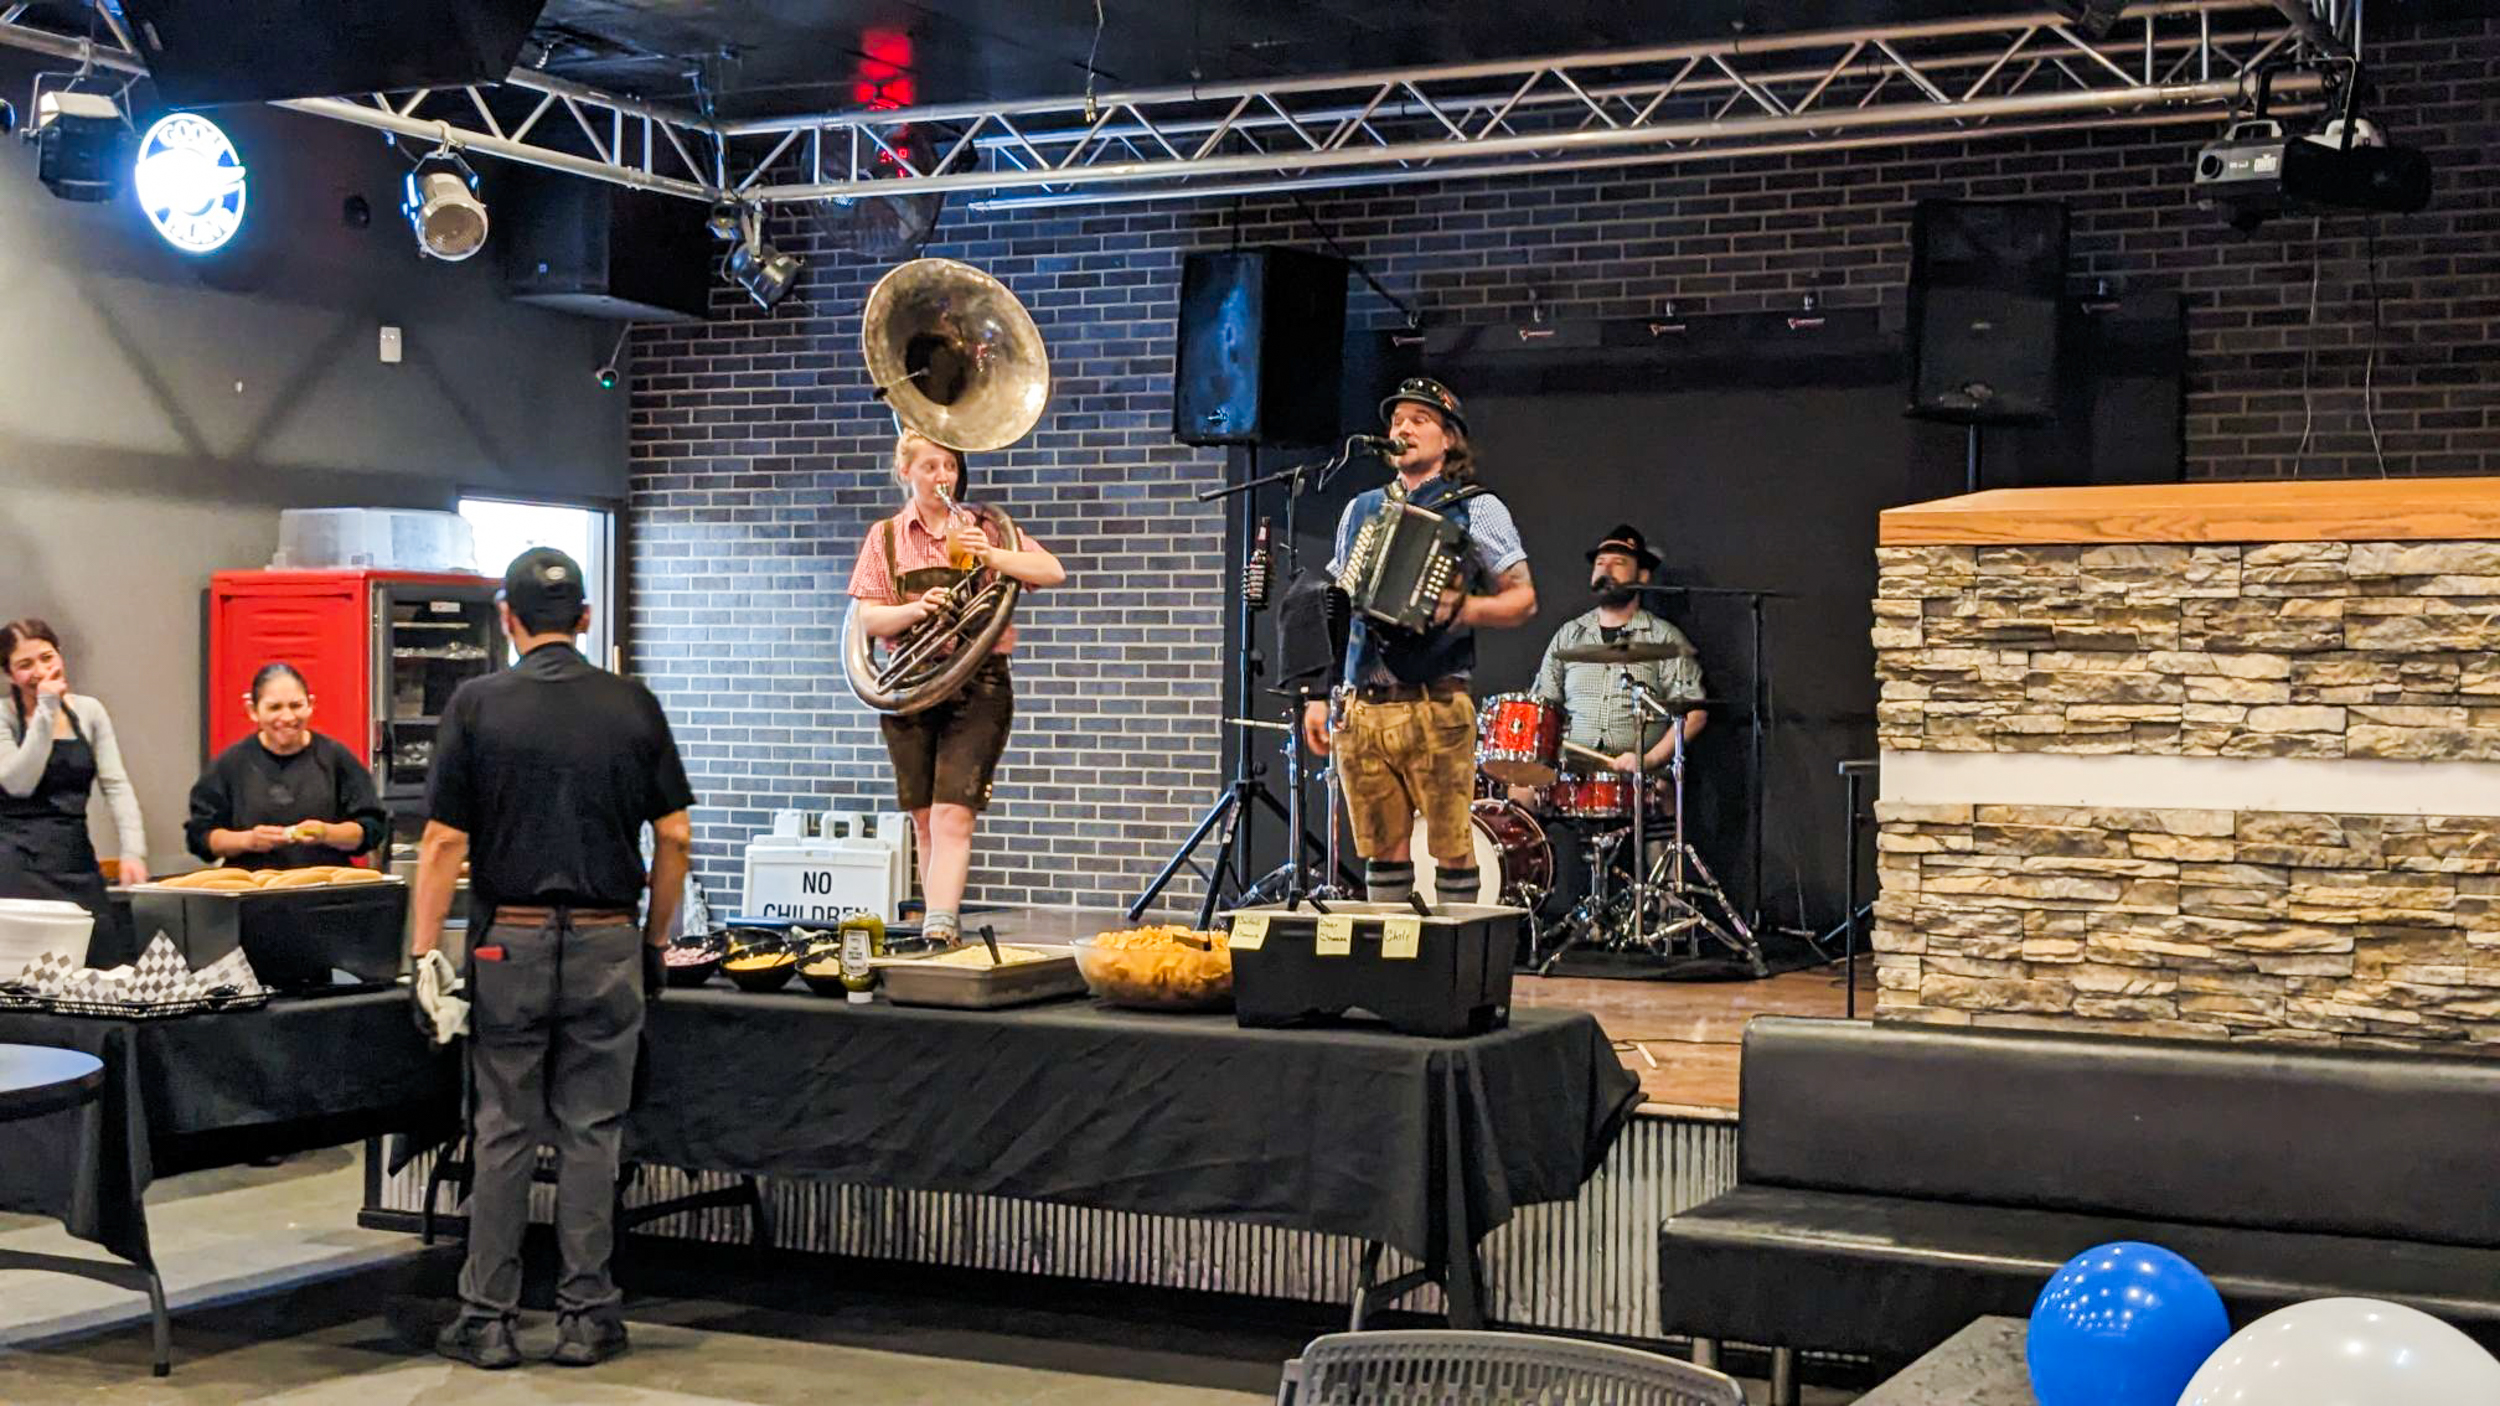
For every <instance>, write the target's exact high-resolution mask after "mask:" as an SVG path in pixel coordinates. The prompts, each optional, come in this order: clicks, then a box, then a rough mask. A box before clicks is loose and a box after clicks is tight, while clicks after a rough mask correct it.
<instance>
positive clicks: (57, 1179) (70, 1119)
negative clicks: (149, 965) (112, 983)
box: [0, 990, 460, 1266]
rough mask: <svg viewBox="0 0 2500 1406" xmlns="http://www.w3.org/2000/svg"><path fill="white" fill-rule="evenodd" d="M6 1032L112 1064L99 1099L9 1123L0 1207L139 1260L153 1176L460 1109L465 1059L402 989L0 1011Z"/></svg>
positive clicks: (428, 1130) (441, 1121) (332, 1140)
mask: <svg viewBox="0 0 2500 1406" xmlns="http://www.w3.org/2000/svg"><path fill="white" fill-rule="evenodd" d="M0 1042H9V1043H15V1044H26V1045H54V1046H58V1047H61V1048H64V1049H74V1050H84V1051H86V1052H87V1053H89V1054H92V1055H95V1056H97V1057H98V1058H100V1059H102V1060H103V1061H104V1069H105V1085H104V1096H103V1099H102V1101H101V1103H100V1104H99V1105H97V1106H96V1107H93V1108H89V1109H85V1110H72V1111H71V1112H69V1113H66V1114H57V1115H52V1116H49V1117H45V1118H39V1119H33V1120H30V1121H27V1122H23V1123H15V1124H11V1125H9V1127H8V1129H7V1131H6V1134H5V1135H6V1137H7V1138H8V1139H9V1140H10V1141H11V1144H12V1146H11V1147H10V1148H9V1149H8V1150H7V1151H6V1152H5V1153H0V1208H5V1209H8V1210H13V1211H22V1212H30V1213H34V1214H41V1215H53V1216H58V1217H59V1218H60V1219H61V1221H62V1223H63V1224H64V1225H66V1226H67V1227H68V1228H69V1232H70V1233H71V1234H72V1235H76V1236H78V1237H80V1238H81V1239H86V1240H92V1241H94V1242H96V1243H97V1244H100V1245H102V1246H104V1247H105V1248H106V1249H108V1250H110V1251H112V1252H113V1253H114V1254H116V1255H119V1256H121V1257H122V1258H124V1259H126V1260H129V1261H130V1262H131V1263H133V1264H137V1265H141V1266H148V1265H151V1264H152V1260H151V1257H150V1254H149V1250H148V1238H147V1220H146V1217H145V1215H144V1214H143V1213H142V1208H141V1200H140V1198H141V1196H142V1195H143V1194H144V1193H145V1192H146V1191H147V1188H148V1184H149V1183H150V1182H151V1181H153V1180H154V1179H155V1178H157V1177H159V1176H170V1175H173V1174H174V1173H176V1172H186V1171H197V1170H200V1169H203V1168H207V1167H222V1166H232V1165H235V1164H237V1163H240V1162H245V1161H249V1160H251V1159H253V1158H256V1157H267V1156H278V1155H283V1154H286V1153H293V1152H304V1151H310V1150H312V1149H315V1148H321V1147H335V1146H337V1145H339V1144H340V1143H343V1142H352V1141H354V1140H356V1139H358V1138H363V1137H369V1136H380V1135H383V1134H387V1133H397V1132H416V1133H423V1134H427V1135H431V1136H438V1137H439V1136H441V1135H443V1134H444V1133H446V1132H448V1131H449V1130H451V1129H452V1128H453V1127H455V1126H456V1123H457V1120H458V1118H459V1113H460V1069H459V1065H458V1063H457V1062H456V1061H455V1060H454V1059H453V1058H452V1057H451V1056H449V1055H447V1054H442V1053H438V1052H437V1051H435V1050H434V1049H433V1047H432V1046H430V1045H428V1044H426V1043H425V1041H424V1040H423V1038H422V1037H420V1036H419V1035H418V1034H417V1032H416V1029H415V1027H414V1026H413V1025H412V1024H411V1023H410V1021H409V1017H408V995H407V992H405V991H404V990H390V991H376V992H364V993H358V994H353V995H345V996H317V997H302V998H280V999H278V1000H274V1001H272V1002H270V1003H269V1004H268V1005H266V1006H263V1007H260V1008H258V1009H256V1010H245V1011H230V1012H222V1013H217V1014H211V1015H192V1016H182V1017H178V1018H175V1019H171V1020H154V1021H129V1020H103V1019H96V1018H92V1017H86V1016H61V1015H42V1014H36V1013H33V1012H26V1011H0ZM88 1169H92V1172H91V1173H90V1171H89V1170H88ZM65 1178H66V1181H65Z"/></svg>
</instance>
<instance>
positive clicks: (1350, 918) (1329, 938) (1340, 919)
mask: <svg viewBox="0 0 2500 1406" xmlns="http://www.w3.org/2000/svg"><path fill="white" fill-rule="evenodd" d="M1311 950H1312V951H1313V952H1314V953H1316V954H1318V955H1319V956H1322V957H1342V956H1345V955H1346V954H1347V953H1349V952H1352V951H1353V950H1354V915H1353V914H1351V913H1331V914H1329V915H1328V916H1327V917H1325V918H1322V919H1320V920H1319V931H1318V932H1317V933H1315V934H1313V936H1312V939H1311Z"/></svg>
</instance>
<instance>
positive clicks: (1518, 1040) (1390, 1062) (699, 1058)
mask: <svg viewBox="0 0 2500 1406" xmlns="http://www.w3.org/2000/svg"><path fill="white" fill-rule="evenodd" d="M649 1048H650V1050H651V1061H650V1068H649V1086H648V1092H647V1096H646V1097H645V1098H644V1100H643V1102H642V1103H641V1105H640V1106H639V1107H637V1108H636V1110H635V1112H634V1114H633V1116H632V1118H631V1120H630V1121H629V1122H628V1124H627V1129H626V1153H627V1155H628V1156H629V1157H631V1158H633V1159H634V1160H637V1161H642V1162H649V1163H656V1164H659V1165H664V1166H671V1167H680V1168H686V1169H690V1170H701V1171H729V1172H741V1173H760V1174H767V1175H774V1176H788V1177H813V1178H819V1179H823V1180H830V1181H840V1182H850V1183H863V1184H871V1185H883V1186H894V1187H908V1188H913V1189H919V1190H930V1191H952V1192H966V1193H974V1194H980V1195H990V1196H1012V1197H1025V1198H1031V1199H1035V1200H1046V1201H1059V1202H1067V1203H1072V1204H1076V1205H1083V1206H1092V1207H1098V1208H1101V1209H1105V1210H1115V1211H1138V1212H1149V1213H1159V1214H1165V1215H1177V1216H1204V1217H1209V1218H1213V1219H1218V1220H1229V1221H1247V1222H1251V1223H1255V1224H1260V1225H1276V1226H1288V1227H1295V1228H1300V1229H1307V1230H1317V1231H1323V1232H1329V1233H1335V1234H1342V1235H1351V1236H1357V1237H1360V1238H1362V1239H1365V1240H1376V1241H1381V1242H1384V1243H1386V1244H1389V1245H1393V1246H1396V1247H1397V1248H1398V1249H1400V1250H1403V1251H1405V1252H1406V1253H1408V1254H1410V1255H1413V1256H1415V1257H1416V1258H1417V1259H1419V1260H1421V1261H1423V1262H1424V1263H1425V1264H1427V1265H1430V1266H1432V1267H1435V1268H1436V1269H1439V1270H1441V1271H1442V1272H1444V1273H1445V1274H1446V1275H1447V1276H1448V1287H1449V1292H1450V1300H1451V1312H1452V1317H1453V1318H1454V1319H1458V1318H1461V1317H1462V1316H1468V1317H1472V1316H1473V1315H1474V1314H1475V1312H1476V1310H1477V1304H1478V1298H1477V1295H1478V1286H1477V1285H1476V1283H1475V1268H1474V1253H1473V1251H1474V1246H1475V1243H1476V1241H1477V1240H1478V1239H1479V1238H1481V1237H1482V1236H1483V1235H1484V1234H1485V1233H1486V1232H1487V1231H1490V1230H1492V1229H1493V1228H1494V1227H1496V1226H1499V1225H1501V1224H1503V1223H1504V1222H1505V1221H1507V1220H1509V1219H1510V1217H1511V1215H1512V1213H1513V1212H1514V1211H1515V1210H1516V1209H1517V1208H1518V1207H1520V1206H1524V1205H1529V1204H1532V1203H1535V1202H1540V1201H1558V1200H1566V1199H1569V1198H1570V1197H1572V1196H1573V1195H1575V1194H1576V1193H1577V1191H1578V1189H1579V1187H1580V1184H1581V1183H1582V1182H1584V1181H1585V1180H1587V1178H1588V1176H1589V1174H1590V1173H1591V1172H1593V1171H1595V1170H1596V1167H1597V1164H1598V1162H1599V1161H1600V1160H1602V1159H1603V1158H1604V1156H1605V1154H1606V1150H1607V1148H1608V1147H1609V1146H1610V1145H1611V1144H1612V1142H1613V1140H1614V1136H1615V1133H1616V1132H1617V1130H1618V1129H1619V1128H1620V1127H1621V1125H1622V1120H1623V1119H1624V1118H1625V1117H1626V1116H1628V1115H1629V1114H1630V1112H1631V1110H1632V1108H1633V1106H1634V1105H1636V1104H1637V1103H1638V1102H1639V1101H1640V1088H1639V1085H1638V1083H1637V1081H1635V1080H1634V1079H1633V1077H1632V1076H1631V1075H1630V1074H1629V1073H1628V1072H1626V1071H1625V1070H1624V1068H1623V1066H1622V1064H1621V1063H1620V1062H1619V1061H1618V1060H1617V1059H1616V1058H1615V1055H1614V1051H1613V1048H1612V1046H1611V1044H1610V1043H1609V1041H1608V1040H1607V1037H1606V1034H1605V1032H1604V1031H1603V1030H1601V1029H1600V1028H1599V1027H1598V1024H1597V1022H1596V1021H1595V1020H1594V1019H1592V1018H1590V1017H1589V1016H1587V1015H1584V1014H1580V1013H1577V1012H1562V1011H1554V1010H1525V1009H1523V1010H1518V1011H1514V1012H1513V1013H1512V1017H1511V1025H1510V1027H1509V1028H1508V1029H1506V1030H1500V1031H1496V1032H1494V1033H1492V1034H1489V1035H1481V1036H1476V1037H1473V1038H1470V1039H1465V1040H1428V1039H1418V1038H1413V1037H1408V1036H1402V1035H1395V1034H1391V1033H1388V1032H1386V1031H1381V1030H1375V1029H1321V1030H1244V1029H1241V1028H1240V1027H1238V1026H1236V1025H1235V1024H1234V1023H1233V1018H1232V1017H1231V1016H1229V1015H1207V1016H1170V1015H1151V1014H1144V1013H1138V1012H1127V1011H1117V1010H1111V1009H1107V1008H1103V1007H1099V1006H1095V1005H1092V1004H1063V1005H1053V1006H1042V1007H1035V1008H1029V1009H1025V1010H1020V1011H991V1012H971V1011H942V1010H925V1009H922V1010H914V1009H910V1008H905V1007H897V1006H891V1005H886V1004H883V1003H879V1004H876V1005H865V1006H854V1005H850V1004H847V1003H845V1002H841V1001H829V1000H826V999H825V998H823V997H819V996H813V995H808V994H803V993H791V994H780V995H772V996H749V995H745V994H742V993H737V992H727V991H672V992H670V993H669V994H668V997H667V999H666V1000H664V1001H662V1002H661V1003H660V1005H659V1007H658V1009H657V1010H656V1011H655V1012H654V1015H653V1021H652V1026H651V1029H650V1041H649Z"/></svg>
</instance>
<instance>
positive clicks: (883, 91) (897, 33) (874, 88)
mask: <svg viewBox="0 0 2500 1406" xmlns="http://www.w3.org/2000/svg"><path fill="white" fill-rule="evenodd" d="M859 51H860V54H861V55H862V57H861V60H860V65H859V77H858V78H857V79H856V80H854V81H853V82H852V84H851V101H852V102H854V103H856V104H858V105H859V106H861V107H864V108H868V109H871V110H885V109H892V108H898V107H909V106H911V105H912V103H913V102H914V101H916V100H917V99H918V97H919V92H920V85H919V83H918V81H917V80H916V79H914V78H913V76H912V72H911V56H912V43H911V35H910V34H908V33H906V32H905V31H903V30H899V29H872V30H869V31H867V32H866V33H864V34H862V35H861V36H860V37H859Z"/></svg>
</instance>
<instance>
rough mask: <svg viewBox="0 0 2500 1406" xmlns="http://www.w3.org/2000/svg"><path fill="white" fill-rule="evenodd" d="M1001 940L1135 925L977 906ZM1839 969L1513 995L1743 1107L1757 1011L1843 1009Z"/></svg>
mask: <svg viewBox="0 0 2500 1406" xmlns="http://www.w3.org/2000/svg"><path fill="white" fill-rule="evenodd" d="M971 916H972V921H973V922H975V923H984V922H986V923H988V924H990V925H991V926H992V927H993V928H995V929H996V930H997V933H998V935H999V936H1000V937H1002V938H1007V937H1013V938H1015V939H1017V940H1020V941H1025V942H1040V943H1056V942H1065V941H1067V940H1068V939H1069V938H1071V937H1086V936H1091V935H1093V934H1094V933H1097V932H1101V931H1103V930H1104V929H1106V928H1123V927H1129V926H1131V924H1130V923H1129V922H1128V921H1127V920H1126V919H1124V918H1122V917H1121V916H1120V915H1119V914H1118V913H1102V912H1091V911H1086V910H1082V909H1070V908H1020V909H1010V910H1007V911H1003V912H988V913H975V914H973V915H971ZM1846 998H1847V993H1846V992H1845V991H1843V990H1842V989H1841V983H1840V968H1838V967H1825V968H1819V969H1814V970H1808V971H1794V972H1784V973H1782V974H1780V975H1778V976H1774V977H1768V978H1766V979H1764V980H1761V981H1686V982H1677V981H1601V980H1596V979H1593V978H1589V977H1533V976H1525V975H1523V976H1520V977H1519V978H1517V980H1516V981H1515V982H1514V983H1513V984H1512V986H1511V1000H1512V1001H1513V1002H1514V1003H1515V1004H1517V1005H1521V1006H1559V1007H1566V1008H1569V1009H1572V1010H1583V1011H1587V1012H1588V1013H1589V1014H1591V1015H1593V1016H1596V1017H1597V1022H1598V1024H1600V1025H1602V1026H1604V1027H1605V1028H1606V1033H1607V1034H1608V1035H1610V1036H1612V1037H1613V1038H1614V1042H1615V1052H1616V1054H1617V1055H1619V1056H1620V1057H1621V1058H1622V1060H1623V1063H1624V1067H1625V1068H1627V1069H1630V1070H1631V1071H1632V1072H1633V1074H1635V1075H1637V1076H1638V1077H1639V1079H1640V1081H1641V1092H1642V1093H1643V1094H1644V1095H1646V1096H1647V1099H1648V1102H1649V1104H1650V1105H1651V1106H1652V1107H1654V1108H1656V1109H1658V1110H1659V1111H1661V1112H1664V1111H1669V1110H1676V1111H1688V1112H1690V1111H1700V1112H1704V1113H1710V1114H1718V1115H1727V1114H1732V1113H1734V1112H1735V1111H1736V1091H1737V1079H1736V1069H1737V1061H1738V1059H1739V1058H1740V1056H1741V1055H1742V1041H1743V1039H1744V1034H1745V1022H1746V1021H1748V1020H1751V1019H1753V1018H1754V1017H1755V1016H1758V1015H1809V1016H1838V1015H1840V1014H1842V1012H1843V1011H1844V1010H1845V1008H1846V1006H1847V999H1846ZM1874 1009H1875V968H1874V963H1872V962H1869V961H1865V960H1863V959H1861V960H1860V961H1859V963H1858V1017H1859V1019H1861V1020H1864V1019H1868V1018H1870V1017H1871V1014H1872V1012H1873V1011H1874Z"/></svg>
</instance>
